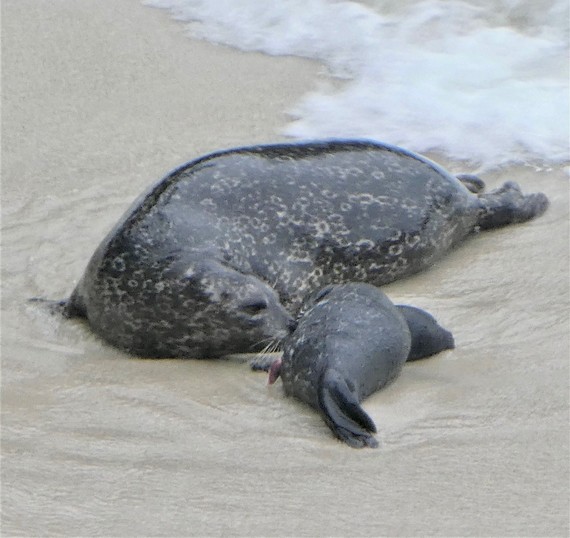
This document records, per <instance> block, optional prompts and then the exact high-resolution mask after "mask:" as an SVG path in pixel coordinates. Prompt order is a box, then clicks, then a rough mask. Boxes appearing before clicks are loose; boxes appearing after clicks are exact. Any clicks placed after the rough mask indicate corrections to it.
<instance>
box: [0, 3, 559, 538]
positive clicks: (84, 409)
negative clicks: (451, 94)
mask: <svg viewBox="0 0 570 538" xmlns="http://www.w3.org/2000/svg"><path fill="white" fill-rule="evenodd" d="M2 53H3V56H2V60H3V62H2V63H3V66H2V191H1V210H2V252H1V254H2V257H1V262H2V276H1V284H2V308H1V315H2V317H1V329H2V330H1V339H2V340H1V344H2V347H1V350H2V357H1V358H2V370H1V375H2V378H1V379H2V423H1V426H2V428H1V436H2V445H1V449H2V459H3V461H2V467H1V496H2V499H1V500H2V519H1V523H2V535H3V536H80V535H81V536H121V537H122V536H529V537H531V536H532V537H534V536H552V537H562V536H568V535H569V530H570V529H569V509H568V506H569V501H570V496H569V479H570V474H569V455H570V454H569V438H570V427H569V407H568V404H569V379H570V378H569V375H570V371H569V366H570V362H569V349H570V324H569V306H570V305H569V302H570V297H569V268H570V267H569V264H570V261H569V260H570V255H569V220H568V217H569V211H568V206H569V201H568V172H567V170H565V169H564V168H563V167H547V166H543V167H539V166H520V167H512V168H509V169H504V170H501V171H497V172H494V173H492V174H488V175H486V176H485V177H484V179H485V181H486V182H487V184H488V186H489V187H490V188H493V187H495V186H497V185H500V184H501V183H503V182H504V181H507V180H516V181H518V182H519V183H520V184H521V186H522V188H523V190H525V191H529V192H530V191H538V190H540V191H543V192H545V193H546V194H547V195H548V197H549V198H550V201H551V207H550V208H549V210H548V212H547V213H546V214H545V215H544V216H543V217H541V218H540V219H537V220H535V221H533V222H530V223H527V224H524V225H519V226H512V227H507V228H504V229H502V230H499V231H495V232H489V233H485V234H480V235H478V236H476V237H474V238H473V239H471V240H469V241H468V242H466V243H465V244H464V245H463V246H462V247H461V248H459V249H457V250H455V251H454V252H452V253H451V254H450V255H449V256H447V257H446V258H445V259H444V260H442V261H441V262H440V263H438V264H437V265H436V266H435V267H433V268H432V269H431V270H429V271H427V272H425V273H423V274H421V275H417V276H415V277H413V278H410V279H407V280H405V281H401V282H397V283H394V284H392V285H390V286H387V287H386V290H385V291H386V292H387V293H388V294H389V295H390V296H391V297H392V298H393V299H394V300H397V301H399V302H406V303H410V304H415V305H417V306H420V307H424V308H426V309H428V310H430V311H431V312H433V313H434V315H436V317H437V318H438V319H439V320H441V322H442V324H443V325H445V326H446V327H448V328H450V329H451V330H452V331H453V333H454V335H455V339H456V343H457V348H456V349H455V350H453V351H447V352H445V353H442V354H440V355H439V356H437V357H435V358H432V359H429V360H426V361H420V362H417V363H414V364H410V365H407V366H406V367H405V369H404V372H403V374H402V376H401V377H400V378H399V379H398V380H397V381H396V382H395V383H394V384H393V385H391V386H390V387H389V388H388V389H386V390H384V391H382V392H380V393H378V394H375V395H373V396H372V397H371V398H369V399H368V400H367V401H366V402H365V408H366V410H367V412H368V413H369V414H370V415H371V416H372V417H373V418H374V420H375V421H376V424H377V425H378V429H379V433H378V438H379V440H380V442H381V446H380V448H379V449H377V450H361V451H358V450H352V449H349V448H347V447H346V446H344V445H342V444H341V443H339V442H337V441H336V440H335V439H334V438H332V437H331V435H330V433H329V431H328V430H327V428H326V426H325V425H324V423H323V422H322V420H321V419H320V418H319V417H318V416H317V415H316V414H315V413H314V412H313V411H312V410H311V409H309V408H306V407H304V406H303V405H301V404H299V403H297V402H294V401H291V400H289V399H286V398H285V397H284V395H283V393H282V390H281V387H280V386H279V384H276V385H275V386H273V387H267V385H266V376H265V375H264V374H260V373H253V372H251V371H250V370H249V368H248V366H247V365H246V364H245V363H244V362H240V361H192V360H190V361H183V360H162V361H152V360H140V359H137V358H133V357H129V356H127V355H125V354H123V353H121V352H119V351H117V350H115V349H113V348H111V347H109V346H108V345H106V344H105V343H104V342H102V341H101V340H99V339H98V338H97V337H95V336H94V335H93V334H92V333H91V332H90V331H89V329H88V327H87V326H86V325H84V324H83V323H81V322H78V321H66V320H62V319H59V318H56V317H52V316H50V315H48V314H47V313H45V312H44V311H42V310H41V309H39V308H38V307H37V306H35V305H31V304H29V303H27V302H26V300H27V299H28V298H29V297H34V296H43V297H50V298H55V299H59V298H64V297H67V296H68V295H69V293H70V292H71V291H72V289H73V287H74V285H75V283H76V282H77V280H78V279H79V278H80V276H81V274H82V272H83V270H84V268H85V265H86V263H87V261H88V259H89V257H90V255H91V254H92V252H93V250H94V249H95V248H96V246H97V245H98V243H99V241H100V240H101V239H102V238H103V236H104V235H105V233H106V232H107V231H108V229H109V228H110V227H111V226H112V225H113V224H114V222H115V221H116V220H117V219H118V218H119V216H120V215H121V214H122V213H123V212H124V211H125V210H126V208H127V207H128V206H129V204H130V203H131V202H132V200H133V199H134V198H135V197H136V196H137V195H138V194H139V193H140V192H141V191H142V190H144V189H146V188H147V187H148V185H150V184H151V183H153V182H154V181H156V180H157V179H159V178H160V177H161V176H163V175H164V174H165V173H166V172H167V171H169V170H170V169H172V168H174V167H176V166H178V165H179V164H181V163H183V162H185V161H187V160H189V159H191V158H193V157H196V156H199V155H200V154H203V153H205V152H209V151H213V150H216V149H220V148H226V147H233V146H239V145H246V144H251V143H262V142H273V141H279V140H283V136H282V135H281V134H280V132H281V129H282V128H283V126H284V125H285V123H286V121H287V118H286V116H285V114H284V111H286V110H290V109H291V108H292V107H293V105H294V104H295V103H296V102H297V101H298V100H299V99H300V98H301V96H302V95H304V94H305V93H306V92H308V91H310V90H311V89H314V88H316V87H317V86H318V85H319V84H322V83H325V82H326V78H325V77H326V75H325V74H324V71H323V69H322V67H321V66H320V65H319V64H317V63H314V62H311V61H308V60H303V59H299V58H290V57H269V56H264V55H262V54H256V53H242V52H239V51H236V50H233V49H230V48H226V47H222V46H216V45H212V44H209V43H205V42H201V41H197V40H193V39H189V38H188V37H187V36H186V35H185V34H184V28H183V26H182V25H181V24H179V23H177V22H175V21H173V20H171V19H170V18H169V17H168V15H167V14H166V13H164V12H161V11H158V10H154V9H151V8H146V7H143V6H142V5H141V4H140V3H139V2H138V1H137V0H121V1H120V2H117V1H113V0H85V1H83V2H74V1H72V0H60V1H58V2H42V1H40V0H5V1H4V2H3V3H2ZM339 136H342V133H339ZM436 157H437V156H436ZM439 160H440V162H441V163H442V164H444V165H446V166H448V167H449V168H450V169H451V170H452V171H455V172H471V170H465V169H462V168H461V167H460V166H459V165H458V164H457V163H453V162H443V161H441V159H439Z"/></svg>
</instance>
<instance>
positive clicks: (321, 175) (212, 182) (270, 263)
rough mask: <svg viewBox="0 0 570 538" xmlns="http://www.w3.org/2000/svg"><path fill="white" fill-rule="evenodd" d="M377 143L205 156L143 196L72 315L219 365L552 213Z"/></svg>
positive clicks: (157, 351)
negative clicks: (315, 305) (315, 312)
mask: <svg viewBox="0 0 570 538" xmlns="http://www.w3.org/2000/svg"><path fill="white" fill-rule="evenodd" d="M482 187H483V185H482V183H481V181H480V180H476V179H473V178H472V177H471V176H466V178H464V179H463V181H461V180H458V179H457V178H456V177H455V176H453V175H451V174H450V173H448V172H446V171H445V170H444V169H443V168H441V167H440V166H438V165H437V164H435V163H433V162H432V161H430V160H428V159H426V158H424V157H422V156H419V155H416V154H414V153H411V152H409V151H406V150H404V149H401V148H398V147H394V146H390V145H387V144H381V143H376V142H371V141H361V140H325V141H314V142H306V143H295V144H276V145H266V146H252V147H244V148H238V149H232V150H227V151H219V152H216V153H212V154H210V155H207V156H205V157H201V158H198V159H196V160H194V161H191V162H189V163H187V164H184V165H183V166H181V167H180V168H178V169H176V170H174V171H173V172H171V173H170V174H168V175H167V176H166V177H165V178H164V179H162V180H161V181H160V182H158V183H157V184H156V185H155V186H154V187H152V188H151V189H150V191H149V192H147V193H146V194H144V195H143V196H142V197H140V198H139V199H138V200H137V201H136V202H135V203H134V205H133V206H132V207H131V208H130V209H129V210H128V211H127V212H126V214H125V215H124V216H123V217H122V218H121V219H120V221H119V222H118V223H117V225H116V226H115V227H114V228H113V229H112V230H111V232H110V233H109V234H108V235H107V237H106V238H105V239H104V240H103V242H102V243H101V245H100V246H99V247H98V249H97V250H96V252H95V253H94V255H93V257H92V258H91V261H90V262H89V264H88V266H87V269H86V271H85V273H84V275H83V278H82V279H81V280H80V282H79V284H78V285H77V287H76V289H75V291H74V292H73V294H72V296H71V298H70V299H69V301H68V302H67V305H66V311H67V314H68V315H69V316H81V317H85V318H87V319H88V321H89V324H90V326H91V328H92V329H93V330H94V331H95V332H96V333H97V334H99V335H100V336H102V337H103V338H104V339H105V340H107V341H108V342H110V343H111V344H114V345H115V346H118V347H120V348H122V349H124V350H126V351H128V352H131V353H133V354H137V355H141V356H148V357H193V358H202V357H219V356H222V355H226V354H230V353H237V352H249V351H253V350H255V349H259V346H260V345H261V343H262V342H263V341H268V340H270V339H276V340H280V339H282V338H283V337H284V336H285V335H286V334H288V333H289V331H290V328H291V326H292V323H293V322H292V320H291V316H294V315H295V314H296V313H297V312H298V309H299V306H300V304H301V302H302V300H303V298H304V297H305V296H306V295H307V294H308V293H310V292H312V291H315V290H317V289H319V288H320V287H322V286H324V285H327V284H331V283H340V282H347V281H364V282H369V283H371V284H374V285H376V286H380V285H383V284H386V283H388V282H391V281H393V280H395V279H397V278H401V277H404V276H407V275H410V274H412V273H416V272H417V271H420V270H422V269H425V268H427V267H429V266H430V265H431V264H433V263H434V261H436V260H437V259H439V258H441V256H442V255H443V254H445V253H446V252H447V251H448V250H449V249H451V248H452V247H453V246H455V245H457V244H458V243H459V242H461V241H463V240H464V239H465V238H466V237H467V236H468V235H469V234H471V233H472V232H473V231H475V230H479V229H489V228H495V227H498V226H503V225H506V224H511V223H515V222H523V221H526V220H529V219H532V218H533V217H536V216H537V215H540V214H541V213H543V212H544V211H545V209H546V207H547V205H548V201H547V199H546V197H545V196H544V195H543V194H530V195H523V194H522V193H521V192H520V189H519V188H518V186H517V185H516V184H514V183H511V182H509V183H506V184H505V185H503V187H501V188H499V189H497V190H495V191H492V192H489V193H484V192H478V191H481V189H482Z"/></svg>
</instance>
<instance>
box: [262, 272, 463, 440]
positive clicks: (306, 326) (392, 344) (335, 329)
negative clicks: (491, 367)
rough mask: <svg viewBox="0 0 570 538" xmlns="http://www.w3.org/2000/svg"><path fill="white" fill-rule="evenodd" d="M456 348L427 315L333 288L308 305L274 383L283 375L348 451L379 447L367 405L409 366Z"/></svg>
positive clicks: (359, 291)
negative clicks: (377, 392) (350, 447)
mask: <svg viewBox="0 0 570 538" xmlns="http://www.w3.org/2000/svg"><path fill="white" fill-rule="evenodd" d="M304 309H305V308H304ZM453 347H454V341H453V336H452V335H451V333H450V332H449V331H447V330H446V329H444V328H443V327H441V326H440V325H438V324H437V322H436V321H435V319H434V318H433V317H432V316H431V315H430V314H428V313H427V312H424V311H423V310H420V309H419V308H415V307H412V306H403V305H398V306H395V305H394V304H393V303H392V302H391V301H390V299H388V297H386V295H385V294H384V293H383V292H382V291H380V290H379V289H378V288H376V287H374V286H371V285H370V284H364V283H349V284H340V285H331V286H327V287H325V288H324V289H322V290H320V291H319V292H318V293H317V294H316V295H315V296H314V297H311V298H310V299H309V301H308V305H307V307H306V313H305V314H304V315H303V316H302V317H301V318H300V319H299V324H298V326H297V328H296V329H295V331H294V332H293V333H292V334H291V335H289V336H287V337H286V338H285V340H284V342H283V358H282V359H279V360H277V361H275V362H274V363H273V365H272V366H271V369H270V373H269V382H270V383H271V384H272V383H274V382H275V380H276V379H277V377H279V375H281V378H282V379H283V388H284V390H285V394H286V395H288V396H294V397H296V398H298V399H299V400H301V401H303V402H305V403H307V404H309V405H310V406H312V407H314V408H315V409H317V410H318V411H319V413H320V415H321V416H322V418H323V419H324V421H325V423H326V424H327V426H328V427H329V428H330V429H331V431H332V432H333V433H334V435H335V436H336V437H338V438H339V439H340V440H342V441H344V442H345V443H347V444H348V445H350V446H352V447H355V448H361V447H365V446H369V447H376V446H377V445H378V442H377V441H376V439H375V438H374V435H373V434H374V433H375V432H376V425H375V424H374V421H373V420H372V419H371V418H370V416H369V415H368V414H367V413H366V412H365V411H364V409H362V407H361V406H360V402H361V401H362V400H363V399H364V398H366V397H367V396H369V395H370V394H372V393H373V392H376V391H377V390H379V389H381V388H383V387H385V386H386V385H387V384H388V383H390V382H392V381H393V380H394V379H395V378H396V377H397V376H398V375H399V374H400V371H401V369H402V366H403V365H404V363H405V362H406V360H408V361H409V360H417V359H421V358H424V357H428V356H431V355H434V354H435V353H439V352H440V351H443V350H444V349H450V348H453Z"/></svg>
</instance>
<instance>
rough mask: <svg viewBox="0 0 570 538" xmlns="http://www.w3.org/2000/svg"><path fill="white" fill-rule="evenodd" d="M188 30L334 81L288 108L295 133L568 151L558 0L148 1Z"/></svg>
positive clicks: (486, 159)
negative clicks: (317, 64)
mask: <svg viewBox="0 0 570 538" xmlns="http://www.w3.org/2000/svg"><path fill="white" fill-rule="evenodd" d="M145 3H146V4H147V5H152V6H155V7H161V8H167V9H169V10H170V11H171V13H172V14H173V16H174V17H175V18H177V19H179V20H182V21H186V22H187V23H188V28H189V31H190V33H191V35H192V36H194V37H197V38H201V39H207V40H210V41H213V42H217V43H222V44H226V45H230V46H233V47H237V48H240V49H242V50H256V51H262V52H265V53H267V54H272V55H296V56H302V57H308V58H314V59H317V60H319V61H321V62H323V63H324V64H325V65H327V66H328V68H329V70H330V72H331V74H332V75H334V76H337V77H342V78H344V79H346V81H345V83H344V84H343V85H342V88H341V89H339V90H336V91H330V92H323V91H319V92H314V93H311V94H309V95H307V96H305V98H303V99H302V101H301V102H300V103H298V104H297V106H296V107H295V108H294V110H293V111H291V114H292V118H293V121H292V122H291V123H290V125H288V126H287V128H286V134H287V135H289V136H292V137H296V138H320V137H366V138H374V139H379V140H383V141H386V142H390V143H393V144H397V145H402V146H405V147H407V148H409V149H412V150H415V151H419V152H440V153H443V154H445V155H447V156H449V157H451V158H454V159H461V160H468V161H471V162H473V163H479V164H484V165H485V167H492V166H498V165H502V164H507V163H513V162H521V161H522V162H527V161H533V160H540V161H546V162H562V161H566V160H568V158H569V154H568V146H569V138H570V131H569V120H568V118H569V116H570V107H569V101H570V99H569V90H568V62H567V56H568V35H569V31H568V22H567V21H568V16H567V10H568V6H567V3H566V2H565V1H564V0H542V1H532V2H531V1H525V0H470V1H463V0H462V1H459V0H457V1H455V0H447V1H445V2H442V1H440V0H422V1H415V0H408V1H399V2H396V1H394V0H393V1H380V0H369V1H368V2H362V3H358V2H354V1H332V0H328V1H327V0H302V1H301V0H282V1H280V2H275V3H267V2H263V1H261V0H216V1H212V0H150V1H147V2H145Z"/></svg>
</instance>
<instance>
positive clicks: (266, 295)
mask: <svg viewBox="0 0 570 538" xmlns="http://www.w3.org/2000/svg"><path fill="white" fill-rule="evenodd" d="M183 288H184V289H183V291H182V290H181V291H182V295H183V296H185V297H186V300H185V301H184V308H183V309H181V310H182V311H186V312H187V313H188V310H192V311H193V314H194V315H192V316H190V319H191V321H190V324H191V325H193V326H192V327H188V329H189V330H188V331H186V334H187V335H188V337H189V338H191V339H192V344H191V345H193V347H194V348H195V351H194V356H196V357H220V356H223V355H228V354H231V353H243V352H244V351H245V350H250V351H251V352H255V351H260V350H262V349H263V348H265V347H267V346H268V345H270V344H273V343H275V344H276V343H278V342H280V341H281V340H282V339H283V338H285V336H287V335H288V334H289V333H290V332H291V331H292V330H293V328H294V326H295V323H294V320H293V318H292V317H291V315H290V314H289V313H288V312H287V311H286V310H285V308H284V307H283V306H282V305H281V303H280V301H279V297H278V295H277V293H276V292H275V290H274V289H272V288H271V287H270V286H268V285H267V284H265V283H264V282H263V281H261V280H260V279H259V278H256V277H255V276H252V275H247V274H243V273H241V272H239V271H236V270H234V269H233V268H231V267H228V266H226V265H224V264H222V263H220V262H218V261H212V260H206V261H202V262H200V263H198V264H193V265H192V267H191V268H189V269H187V271H186V272H185V273H184V286H183ZM177 310H178V309H177ZM189 343H190V342H189Z"/></svg>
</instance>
